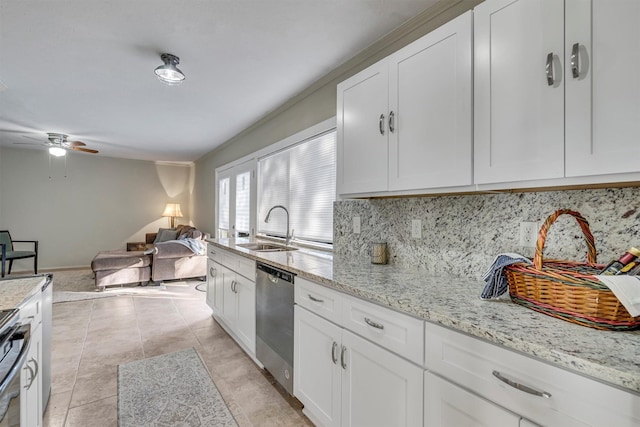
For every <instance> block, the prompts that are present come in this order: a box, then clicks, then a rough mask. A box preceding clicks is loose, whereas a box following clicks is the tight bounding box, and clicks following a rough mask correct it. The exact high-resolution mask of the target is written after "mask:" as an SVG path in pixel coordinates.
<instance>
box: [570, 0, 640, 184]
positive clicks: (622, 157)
mask: <svg viewBox="0 0 640 427" xmlns="http://www.w3.org/2000/svg"><path fill="white" fill-rule="evenodd" d="M566 14H567V15H566V46H565V56H566V66H565V67H566V72H565V76H566V94H567V95H566V106H567V107H566V126H567V137H566V147H567V176H581V175H597V174H607V173H626V172H637V171H640V163H639V162H638V158H639V157H640V144H639V143H638V135H640V101H639V100H640V79H638V69H640V49H638V41H639V40H640V26H639V25H638V22H640V2H638V1H637V0H617V1H613V2H612V1H604V0H592V1H585V0H567V2H566ZM574 45H577V46H576V47H577V54H575V55H574V53H576V52H575V50H574ZM572 59H573V63H574V64H576V73H577V77H574V75H573V69H572V66H571V63H572Z"/></svg>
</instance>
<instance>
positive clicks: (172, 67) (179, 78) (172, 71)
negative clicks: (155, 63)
mask: <svg viewBox="0 0 640 427" xmlns="http://www.w3.org/2000/svg"><path fill="white" fill-rule="evenodd" d="M160 58H161V59H162V61H163V62H164V65H161V66H159V67H158V68H156V69H155V73H156V76H158V79H159V80H160V81H161V82H162V83H166V84H168V85H171V86H175V85H179V84H180V83H182V82H183V81H184V78H185V77H184V74H183V73H182V71H180V70H179V69H178V67H176V65H178V64H179V63H180V58H178V57H177V56H175V55H171V54H170V53H163V54H162V55H160Z"/></svg>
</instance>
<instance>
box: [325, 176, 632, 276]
mask: <svg viewBox="0 0 640 427" xmlns="http://www.w3.org/2000/svg"><path fill="white" fill-rule="evenodd" d="M563 208H566V209H572V210H575V211H578V212H580V213H581V214H582V215H583V216H584V217H585V218H586V219H587V221H588V222H589V225H590V228H591V232H592V233H593V236H594V239H595V243H596V249H597V251H598V261H599V262H601V263H607V262H609V261H610V260H611V259H613V258H617V257H618V256H619V255H621V254H622V253H623V252H624V251H625V250H627V249H628V248H629V247H630V246H636V247H640V221H639V219H640V188H638V187H630V188H611V189H590V190H565V191H545V192H525V193H494V194H477V195H475V194H474V195H459V196H435V197H410V198H409V197H408V198H391V199H365V200H344V201H338V202H335V204H334V219H333V221H334V243H333V244H334V257H336V258H349V259H353V260H357V261H361V262H363V263H368V262H370V260H371V257H370V256H369V247H370V244H371V243H372V242H387V246H388V252H389V254H388V255H389V256H388V258H389V263H390V264H396V265H400V266H407V267H411V266H413V267H416V268H420V269H424V270H426V273H427V274H437V275H442V274H451V275H454V276H462V277H470V278H477V279H480V278H481V276H482V273H483V272H484V271H485V270H486V269H487V268H488V267H489V266H490V265H491V262H492V261H493V258H494V257H495V256H496V255H497V254H498V253H501V252H516V253H520V254H523V255H526V256H533V248H526V247H522V246H520V223H521V222H537V223H538V225H542V223H543V222H544V220H545V219H546V218H547V217H548V216H549V215H550V214H552V213H553V212H554V211H556V210H557V209H563ZM355 216H359V217H360V221H361V232H360V234H354V233H353V217H355ZM414 219H419V220H421V222H422V238H420V239H414V238H412V237H411V221H412V220H414ZM544 255H545V257H548V258H556V259H568V260H574V261H581V260H585V259H586V244H585V242H584V239H583V237H582V232H581V230H580V227H579V226H578V223H577V222H576V221H575V220H574V219H573V218H572V217H571V216H569V215H562V216H560V217H559V218H558V220H557V221H556V222H555V223H554V224H553V225H552V227H551V229H550V231H549V234H548V236H547V240H546V244H545V250H544Z"/></svg>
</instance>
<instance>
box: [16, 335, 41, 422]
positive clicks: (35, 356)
mask: <svg viewBox="0 0 640 427" xmlns="http://www.w3.org/2000/svg"><path fill="white" fill-rule="evenodd" d="M41 360H42V325H37V326H36V327H35V328H33V327H32V330H31V344H30V346H29V352H28V354H27V360H26V362H25V365H24V367H23V368H22V372H21V373H20V393H21V394H20V425H21V426H25V427H40V426H41V425H42V373H41V366H40V361H41Z"/></svg>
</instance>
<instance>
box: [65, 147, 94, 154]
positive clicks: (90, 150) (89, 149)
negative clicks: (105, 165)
mask: <svg viewBox="0 0 640 427" xmlns="http://www.w3.org/2000/svg"><path fill="white" fill-rule="evenodd" d="M71 149H72V150H76V151H82V152H84V153H91V154H98V153H99V151H98V150H92V149H91V148H82V147H71Z"/></svg>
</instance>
